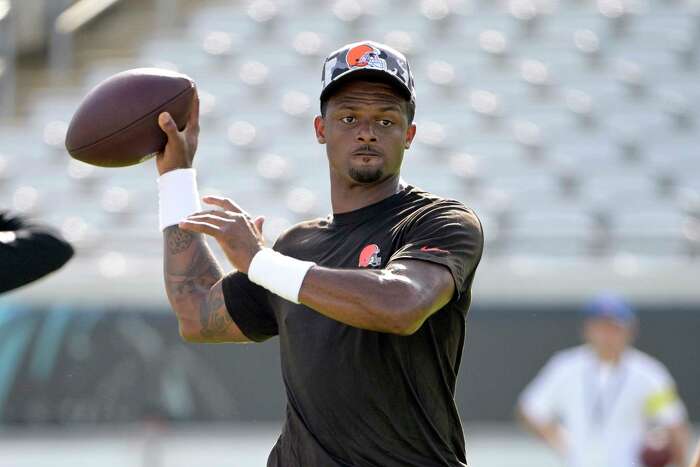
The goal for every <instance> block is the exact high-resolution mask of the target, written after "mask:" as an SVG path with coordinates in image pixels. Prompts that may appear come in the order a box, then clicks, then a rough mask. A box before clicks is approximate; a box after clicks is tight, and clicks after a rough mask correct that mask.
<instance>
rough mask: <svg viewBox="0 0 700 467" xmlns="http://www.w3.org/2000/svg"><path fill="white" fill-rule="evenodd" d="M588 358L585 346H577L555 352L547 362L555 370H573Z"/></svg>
mask: <svg viewBox="0 0 700 467" xmlns="http://www.w3.org/2000/svg"><path fill="white" fill-rule="evenodd" d="M589 357H590V350H589V349H587V348H586V346H583V345H578V346H576V347H569V348H567V349H562V350H558V351H556V352H555V353H554V354H553V355H552V357H551V358H550V360H549V362H550V365H551V366H553V367H556V368H562V369H565V368H575V367H577V366H579V365H580V364H582V363H583V362H585V361H586V359H588V358H589Z"/></svg>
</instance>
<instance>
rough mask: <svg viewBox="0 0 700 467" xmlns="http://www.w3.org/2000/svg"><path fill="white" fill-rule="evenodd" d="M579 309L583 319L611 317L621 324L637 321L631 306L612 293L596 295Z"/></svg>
mask: <svg viewBox="0 0 700 467" xmlns="http://www.w3.org/2000/svg"><path fill="white" fill-rule="evenodd" d="M581 311H582V313H583V316H584V318H585V319H611V320H613V321H615V322H617V323H619V324H621V325H623V326H630V325H633V324H634V323H636V321H637V315H636V313H635V312H634V310H633V309H632V307H631V306H630V305H629V304H628V303H627V302H626V301H625V300H624V299H623V298H622V297H620V296H619V295H617V294H614V293H602V294H599V295H596V296H595V297H593V298H592V299H591V300H590V301H589V302H588V303H586V305H584V307H583V309H582V310H581Z"/></svg>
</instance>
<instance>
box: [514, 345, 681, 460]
mask: <svg viewBox="0 0 700 467" xmlns="http://www.w3.org/2000/svg"><path fill="white" fill-rule="evenodd" d="M520 407H521V409H522V411H523V412H524V414H525V415H526V416H527V417H528V418H529V419H531V420H532V421H533V422H535V423H538V424H543V425H544V424H549V423H552V422H555V421H558V422H559V423H560V424H561V426H562V428H564V430H565V434H566V439H565V441H566V445H567V461H568V462H567V464H568V465H569V466H570V467H639V466H640V465H641V463H640V461H639V455H640V450H641V447H642V443H643V441H644V436H645V434H646V432H647V430H648V429H649V427H651V426H661V427H668V426H672V425H676V424H679V423H682V422H683V421H684V420H685V419H686V410H685V407H684V405H683V403H682V401H681V400H680V399H679V397H678V395H677V392H676V387H675V383H674V381H673V378H672V377H671V375H670V373H669V372H668V370H667V369H666V367H665V366H664V365H663V364H662V363H661V362H659V361H658V360H656V359H654V358H653V357H651V356H649V355H647V354H645V353H643V352H641V351H639V350H637V349H634V348H629V349H627V350H626V351H625V352H624V353H623V355H622V356H621V358H620V361H619V362H618V364H617V365H613V364H611V363H605V362H602V361H601V360H600V359H599V358H598V357H597V355H596V354H595V353H594V351H593V349H591V348H590V347H589V346H587V345H583V346H579V347H575V348H571V349H566V350H562V351H560V352H557V353H556V354H555V355H554V356H553V357H552V358H551V359H550V360H549V361H548V362H547V364H546V365H545V366H544V368H542V370H540V372H539V373H538V374H537V376H536V377H535V379H534V380H533V381H532V382H531V383H530V384H529V385H528V386H527V387H526V388H525V390H524V391H523V393H522V395H521V397H520Z"/></svg>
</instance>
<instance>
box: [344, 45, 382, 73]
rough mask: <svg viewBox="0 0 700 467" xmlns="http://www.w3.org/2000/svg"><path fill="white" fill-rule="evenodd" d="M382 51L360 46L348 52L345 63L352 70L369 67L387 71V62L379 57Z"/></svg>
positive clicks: (369, 46) (368, 46)
mask: <svg viewBox="0 0 700 467" xmlns="http://www.w3.org/2000/svg"><path fill="white" fill-rule="evenodd" d="M380 54H381V51H380V50H379V49H377V48H376V47H372V46H371V45H368V44H360V45H357V46H355V47H353V48H352V49H350V50H348V53H347V54H346V55H345V62H346V63H347V64H348V67H350V68H356V67H368V68H374V69H377V70H386V60H384V59H383V58H381V57H380V56H379V55H380Z"/></svg>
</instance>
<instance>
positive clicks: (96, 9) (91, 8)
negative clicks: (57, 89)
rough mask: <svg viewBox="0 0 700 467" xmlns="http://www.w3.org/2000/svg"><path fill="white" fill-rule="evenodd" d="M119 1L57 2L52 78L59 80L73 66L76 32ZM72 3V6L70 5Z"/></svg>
mask: <svg viewBox="0 0 700 467" xmlns="http://www.w3.org/2000/svg"><path fill="white" fill-rule="evenodd" d="M120 1H121V0H79V1H77V2H74V3H73V1H72V0H57V1H56V2H55V4H54V5H53V8H57V7H58V8H60V9H59V11H60V13H59V14H58V15H57V16H56V21H55V22H54V23H53V28H52V29H51V38H50V41H49V63H50V67H51V73H52V77H53V78H60V77H61V76H63V75H64V74H65V73H66V72H67V71H69V70H70V69H71V68H72V66H73V56H74V50H73V49H74V46H73V37H74V35H75V33H76V32H78V31H79V30H80V29H82V28H83V27H85V26H86V25H87V24H89V23H91V22H92V21H94V20H95V19H97V18H98V17H99V16H101V15H102V14H104V13H106V12H107V11H108V10H109V9H111V8H112V7H114V6H115V5H117V4H118V3H119V2H120ZM71 3H72V5H71Z"/></svg>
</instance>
